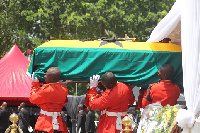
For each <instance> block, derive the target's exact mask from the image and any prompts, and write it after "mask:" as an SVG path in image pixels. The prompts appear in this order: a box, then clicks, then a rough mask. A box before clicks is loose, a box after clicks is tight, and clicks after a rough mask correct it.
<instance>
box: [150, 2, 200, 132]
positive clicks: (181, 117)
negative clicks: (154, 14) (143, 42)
mask: <svg viewBox="0 0 200 133" xmlns="http://www.w3.org/2000/svg"><path fill="white" fill-rule="evenodd" d="M180 20H181V23H180ZM177 26H178V27H177ZM180 33H181V42H180ZM166 37H170V38H171V39H172V42H174V43H177V44H181V47H182V66H183V86H184V95H185V100H186V106H187V108H188V110H180V111H179V112H178V116H177V122H178V125H180V126H181V127H183V128H184V130H183V132H188V131H189V130H191V132H195V133H198V132H200V130H199V129H198V126H200V122H199V120H200V118H198V114H199V112H200V0H176V2H175V3H174V5H173V7H172V9H171V10H170V12H169V13H168V14H167V15H166V16H165V17H164V18H163V19H162V20H161V21H160V23H159V24H158V25H157V26H156V27H155V29H154V30H153V32H152V34H151V36H150V38H149V39H148V40H147V42H158V41H160V40H162V39H163V38H166ZM178 40H179V41H178ZM195 115H196V116H195ZM195 118H196V119H195ZM194 122H196V123H195V124H194ZM193 124H194V125H193ZM191 128H192V129H191Z"/></svg>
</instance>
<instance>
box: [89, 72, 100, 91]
mask: <svg viewBox="0 0 200 133" xmlns="http://www.w3.org/2000/svg"><path fill="white" fill-rule="evenodd" d="M99 79H100V75H97V74H96V75H93V76H92V77H90V89H91V88H92V87H97V85H98V82H99Z"/></svg>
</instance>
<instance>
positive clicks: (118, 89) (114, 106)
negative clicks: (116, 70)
mask: <svg viewBox="0 0 200 133" xmlns="http://www.w3.org/2000/svg"><path fill="white" fill-rule="evenodd" d="M88 93H89V94H91V95H88V96H89V106H90V108H91V109H92V110H97V109H99V110H105V109H106V111H109V112H126V111H127V110H128V105H132V104H133V102H134V101H135V97H134V95H133V93H132V89H131V88H130V87H129V86H128V85H126V84H124V83H121V82H120V83H117V84H116V86H115V87H113V88H112V89H106V90H105V92H103V94H102V96H100V97H93V98H92V97H91V96H92V95H93V94H94V91H93V90H89V92H88ZM93 96H94V95H93ZM123 117H124V116H123ZM123 117H121V119H123ZM116 119H117V117H116V116H108V115H106V114H104V115H101V116H100V120H99V123H98V133H120V130H116Z"/></svg>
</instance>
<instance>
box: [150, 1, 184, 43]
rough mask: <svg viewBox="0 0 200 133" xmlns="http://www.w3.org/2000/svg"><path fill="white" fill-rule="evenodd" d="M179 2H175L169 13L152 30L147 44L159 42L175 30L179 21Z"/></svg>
mask: <svg viewBox="0 0 200 133" xmlns="http://www.w3.org/2000/svg"><path fill="white" fill-rule="evenodd" d="M181 2H182V0H176V2H175V3H174V5H173V7H172V9H171V10H170V11H169V13H168V14H167V15H166V16H165V17H164V18H163V19H162V20H161V21H160V22H159V23H158V25H157V26H156V27H155V28H154V30H153V31H152V33H151V35H150V38H149V39H148V40H147V42H159V41H161V40H162V39H164V38H166V37H167V36H168V35H169V34H170V33H171V32H172V31H173V30H174V29H175V27H176V26H177V24H178V23H179V21H180V19H181Z"/></svg>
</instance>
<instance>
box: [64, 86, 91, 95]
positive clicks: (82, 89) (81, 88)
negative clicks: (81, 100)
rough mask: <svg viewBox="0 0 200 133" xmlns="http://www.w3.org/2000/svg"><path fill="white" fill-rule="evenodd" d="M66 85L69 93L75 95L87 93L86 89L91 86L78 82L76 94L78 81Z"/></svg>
mask: <svg viewBox="0 0 200 133" xmlns="http://www.w3.org/2000/svg"><path fill="white" fill-rule="evenodd" d="M66 86H67V88H68V90H69V95H74V96H76V95H77V96H80V95H84V94H86V91H87V89H88V88H89V84H86V83H84V84H81V83H77V94H76V83H67V84H66Z"/></svg>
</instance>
